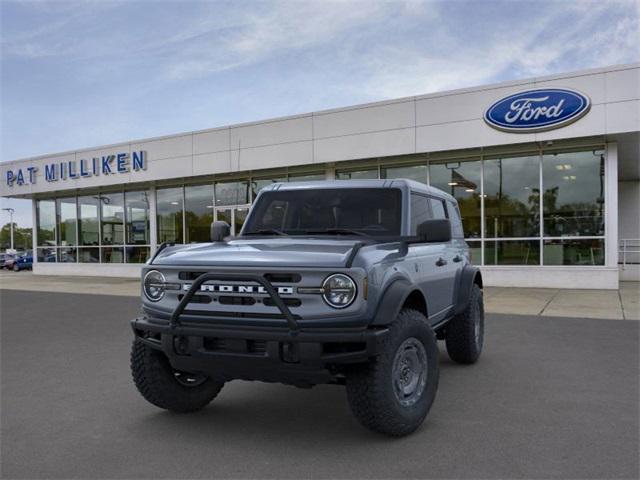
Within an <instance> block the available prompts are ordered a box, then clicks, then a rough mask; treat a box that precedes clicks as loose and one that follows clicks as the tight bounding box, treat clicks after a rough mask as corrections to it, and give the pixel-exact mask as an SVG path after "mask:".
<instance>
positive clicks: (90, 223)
mask: <svg viewBox="0 0 640 480" xmlns="http://www.w3.org/2000/svg"><path fill="white" fill-rule="evenodd" d="M98 200H99V198H98V197H97V196H86V197H78V232H79V237H80V238H79V244H80V245H98V244H99V243H100V236H99V230H98Z"/></svg>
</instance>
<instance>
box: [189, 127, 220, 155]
mask: <svg viewBox="0 0 640 480" xmlns="http://www.w3.org/2000/svg"><path fill="white" fill-rule="evenodd" d="M224 150H229V127H226V128H220V129H217V130H211V131H208V132H201V133H194V134H193V153H194V154H195V155H198V154H200V153H211V152H222V151H224Z"/></svg>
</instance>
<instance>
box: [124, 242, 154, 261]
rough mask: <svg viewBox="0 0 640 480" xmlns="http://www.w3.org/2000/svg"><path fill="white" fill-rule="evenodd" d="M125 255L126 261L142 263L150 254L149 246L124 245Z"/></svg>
mask: <svg viewBox="0 0 640 480" xmlns="http://www.w3.org/2000/svg"><path fill="white" fill-rule="evenodd" d="M125 255H126V257H127V263H144V262H146V261H147V260H148V259H149V257H150V255H151V249H150V248H149V247H131V246H127V247H125Z"/></svg>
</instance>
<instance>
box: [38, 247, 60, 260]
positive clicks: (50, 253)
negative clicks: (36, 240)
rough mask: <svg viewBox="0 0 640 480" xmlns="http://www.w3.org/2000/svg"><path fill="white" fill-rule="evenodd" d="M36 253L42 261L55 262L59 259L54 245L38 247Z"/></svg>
mask: <svg viewBox="0 0 640 480" xmlns="http://www.w3.org/2000/svg"><path fill="white" fill-rule="evenodd" d="M36 255H37V257H38V262H40V263H45V262H46V263H54V262H56V261H57V260H58V255H57V252H56V249H55V248H53V247H44V248H38V249H37V250H36Z"/></svg>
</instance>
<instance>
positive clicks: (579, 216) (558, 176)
mask: <svg viewBox="0 0 640 480" xmlns="http://www.w3.org/2000/svg"><path fill="white" fill-rule="evenodd" d="M604 165H605V161H604V154H602V153H601V151H595V152H592V151H587V152H570V153H545V154H544V155H543V157H542V172H543V175H542V180H543V189H544V193H543V197H542V205H543V209H544V212H543V216H544V235H545V236H547V237H563V236H600V235H604Z"/></svg>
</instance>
